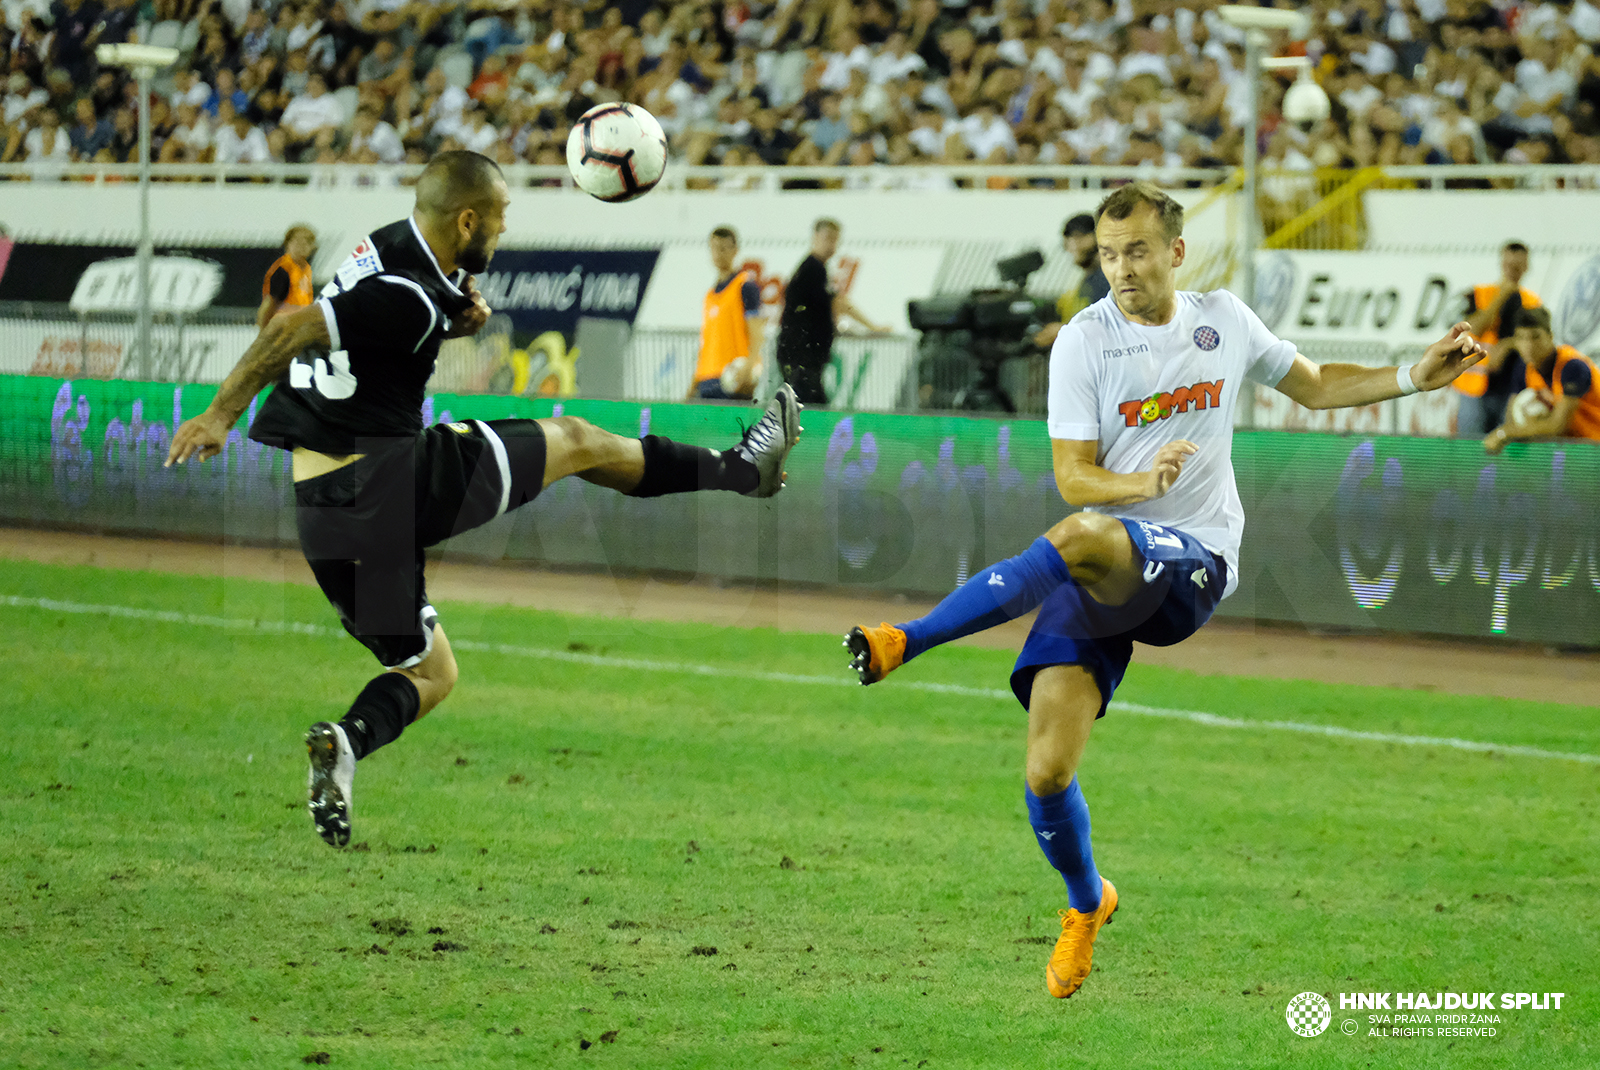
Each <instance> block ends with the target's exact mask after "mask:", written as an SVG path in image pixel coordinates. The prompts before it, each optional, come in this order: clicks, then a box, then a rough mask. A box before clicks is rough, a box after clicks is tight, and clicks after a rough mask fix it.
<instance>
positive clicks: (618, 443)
mask: <svg viewBox="0 0 1600 1070" xmlns="http://www.w3.org/2000/svg"><path fill="white" fill-rule="evenodd" d="M539 426H540V427H541V428H542V429H543V430H544V433H545V450H546V452H545V464H544V485H545V486H547V487H548V486H549V485H550V484H552V483H554V482H555V481H556V480H558V479H564V478H566V477H567V476H570V475H581V476H583V477H584V478H586V479H590V480H591V481H592V482H596V483H600V484H602V485H603V486H608V487H615V488H616V489H618V490H627V489H629V488H631V487H632V486H633V485H634V484H635V483H637V482H638V481H639V477H640V476H641V475H642V474H643V472H644V451H643V449H642V448H641V447H640V446H639V443H638V440H637V439H628V438H623V437H621V436H620V435H613V434H612V433H611V432H609V431H602V430H601V429H600V428H598V427H596V426H595V425H594V424H592V423H590V422H589V421H588V420H585V419H583V418H582V417H578V416H556V417H552V418H550V419H548V420H540V421H539Z"/></svg>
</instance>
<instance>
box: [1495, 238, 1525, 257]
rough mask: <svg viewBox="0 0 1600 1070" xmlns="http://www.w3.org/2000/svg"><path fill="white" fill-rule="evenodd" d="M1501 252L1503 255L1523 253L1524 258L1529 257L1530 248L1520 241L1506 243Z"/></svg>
mask: <svg viewBox="0 0 1600 1070" xmlns="http://www.w3.org/2000/svg"><path fill="white" fill-rule="evenodd" d="M1500 251H1501V252H1502V253H1521V254H1522V255H1523V256H1527V255H1528V247H1527V246H1526V245H1523V244H1522V243H1521V242H1519V241H1508V242H1506V243H1505V244H1504V245H1502V246H1501V247H1500Z"/></svg>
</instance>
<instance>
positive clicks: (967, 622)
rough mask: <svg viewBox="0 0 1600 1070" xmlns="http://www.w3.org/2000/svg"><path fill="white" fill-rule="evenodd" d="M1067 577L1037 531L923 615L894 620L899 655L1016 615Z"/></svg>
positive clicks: (1056, 554) (911, 654)
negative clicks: (901, 645)
mask: <svg viewBox="0 0 1600 1070" xmlns="http://www.w3.org/2000/svg"><path fill="white" fill-rule="evenodd" d="M1071 581H1072V575H1071V574H1070V573H1069V572H1068V571H1067V563H1066V562H1065V561H1063V560H1061V552H1060V551H1059V550H1057V549H1056V548H1055V545H1054V544H1053V543H1051V542H1050V540H1049V539H1046V538H1044V537H1043V536H1040V537H1039V538H1037V539H1035V540H1033V545H1032V546H1030V547H1028V548H1027V549H1026V550H1024V551H1023V552H1022V553H1020V554H1018V555H1017V556H1016V557H1012V558H1008V559H1006V560H1005V561H1001V562H1000V563H999V564H997V565H990V566H989V567H988V568H986V569H984V570H983V571H981V572H979V573H978V574H977V575H975V576H973V577H972V579H970V580H968V581H967V582H966V583H964V584H962V585H961V586H960V587H957V588H956V589H955V590H954V591H952V592H951V593H950V594H948V595H946V596H945V599H944V601H943V602H940V603H939V604H938V605H936V606H934V607H933V612H932V613H929V614H928V615H927V616H926V617H919V618H918V619H916V620H914V621H910V622H908V623H906V624H902V625H900V628H901V630H902V631H904V632H905V633H906V653H905V660H906V661H910V660H911V659H912V658H914V657H916V656H917V655H918V654H921V653H922V652H923V651H925V650H931V649H933V648H934V647H936V646H938V645H939V644H940V643H948V642H949V641H950V640H952V639H960V638H961V637H962V636H963V635H972V634H973V633H974V632H981V631H983V630H985V629H987V628H993V627H994V626H995V625H996V624H1004V623H1005V622H1006V621H1008V620H1016V619H1017V618H1018V617H1020V616H1022V615H1023V614H1024V613H1027V612H1028V611H1029V610H1031V609H1034V608H1035V607H1037V606H1038V605H1039V603H1041V602H1043V601H1044V600H1045V599H1046V598H1048V597H1049V596H1050V593H1051V592H1052V591H1054V590H1055V589H1056V588H1057V587H1060V586H1061V585H1062V584H1063V583H1070V582H1071Z"/></svg>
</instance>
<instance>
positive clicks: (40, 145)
mask: <svg viewBox="0 0 1600 1070" xmlns="http://www.w3.org/2000/svg"><path fill="white" fill-rule="evenodd" d="M22 147H23V151H24V152H25V153H26V158H27V161H28V162H29V163H68V162H70V161H71V159H72V144H71V140H70V138H69V137H68V135H67V132H66V131H65V130H63V129H61V116H59V115H57V114H56V111H55V109H54V108H40V109H39V125H38V126H35V127H34V128H33V129H31V130H29V131H28V133H27V135H26V136H25V137H24V138H23V139H22Z"/></svg>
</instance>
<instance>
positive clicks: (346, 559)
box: [294, 420, 545, 668]
mask: <svg viewBox="0 0 1600 1070" xmlns="http://www.w3.org/2000/svg"><path fill="white" fill-rule="evenodd" d="M356 452H357V453H365V454H366V456H365V457H363V458H361V459H360V460H359V461H356V462H355V463H354V464H348V465H345V466H344V467H343V468H339V469H336V470H334V471H332V472H328V473H327V474H325V475H320V476H316V477H314V478H312V479H306V480H302V481H300V482H298V483H296V484H295V485H294V497H295V526H296V527H297V528H298V529H299V532H300V549H301V550H302V551H304V553H305V555H306V561H307V563H308V564H310V565H311V572H312V574H313V575H315V576H316V577H317V583H318V585H319V586H321V588H322V593H323V594H325V595H326V596H327V597H328V601H330V602H332V603H333V607H334V608H335V609H336V610H338V611H339V619H340V621H341V622H343V624H344V626H345V630H346V631H348V632H349V633H350V634H351V635H353V636H355V637H356V638H357V639H359V640H360V641H361V642H362V644H364V645H365V646H366V647H367V649H368V650H371V651H372V653H373V654H374V655H376V656H377V659H378V661H380V662H381V663H382V664H383V665H384V666H385V667H387V668H408V667H410V666H412V665H415V664H417V663H418V662H420V661H422V659H424V658H426V657H427V656H428V654H429V653H430V652H431V651H432V649H433V626H434V623H435V622H436V621H437V619H438V614H436V613H435V612H434V609H433V607H432V606H430V605H429V604H428V594H427V588H426V586H425V585H424V583H423V577H422V569H423V563H424V558H423V551H424V550H426V549H427V548H428V547H430V546H434V545H436V544H438V543H441V542H443V541H444V540H445V539H448V538H450V537H451V536H452V535H459V534H461V533H462V532H464V531H470V530H471V529H473V528H475V527H478V526H479V525H481V524H486V523H488V522H489V521H491V520H493V519H494V518H495V517H497V516H499V515H500V514H502V513H504V512H505V511H506V510H508V509H515V508H516V507H517V506H519V505H523V504H525V503H526V502H530V501H532V500H533V499H534V498H535V497H536V496H537V495H538V493H539V491H540V490H541V489H543V487H544V464H545V441H544V431H543V430H542V429H541V428H540V427H539V425H538V423H537V422H536V421H533V420H490V421H487V422H485V421H482V420H473V421H471V422H469V423H453V424H439V425H437V426H434V427H429V428H427V429H425V430H423V431H421V432H419V433H418V434H416V435H414V436H412V437H411V438H402V439H383V440H380V441H373V442H360V443H357V449H356Z"/></svg>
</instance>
